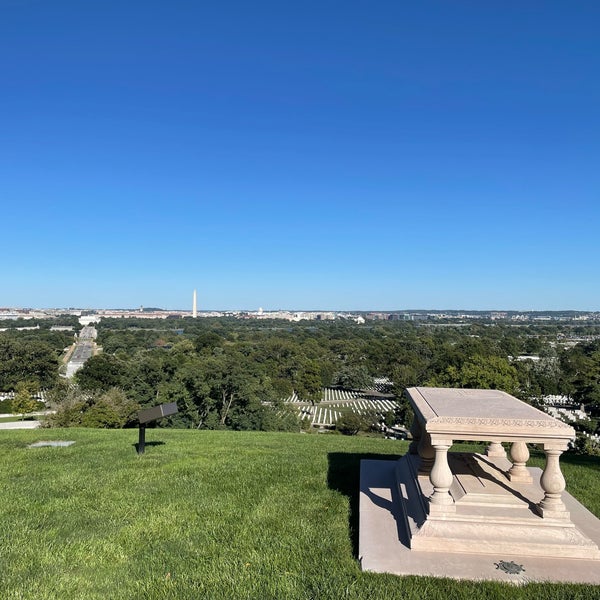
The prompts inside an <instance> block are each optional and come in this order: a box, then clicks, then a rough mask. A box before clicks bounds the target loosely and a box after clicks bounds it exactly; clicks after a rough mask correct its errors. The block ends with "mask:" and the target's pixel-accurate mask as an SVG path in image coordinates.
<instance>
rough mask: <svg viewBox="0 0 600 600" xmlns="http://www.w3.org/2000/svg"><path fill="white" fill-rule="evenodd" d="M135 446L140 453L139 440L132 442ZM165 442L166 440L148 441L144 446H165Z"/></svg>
mask: <svg viewBox="0 0 600 600" xmlns="http://www.w3.org/2000/svg"><path fill="white" fill-rule="evenodd" d="M131 445H132V446H133V447H134V448H135V451H136V452H138V453H139V451H140V444H139V442H136V443H135V444H131ZM164 445H165V443H164V442H146V443H145V444H144V448H148V446H164Z"/></svg>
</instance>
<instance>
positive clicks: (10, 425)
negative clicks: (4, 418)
mask: <svg viewBox="0 0 600 600" xmlns="http://www.w3.org/2000/svg"><path fill="white" fill-rule="evenodd" d="M40 425H41V422H40V421H8V422H7V423H0V429H37V428H38V427H39V426H40Z"/></svg>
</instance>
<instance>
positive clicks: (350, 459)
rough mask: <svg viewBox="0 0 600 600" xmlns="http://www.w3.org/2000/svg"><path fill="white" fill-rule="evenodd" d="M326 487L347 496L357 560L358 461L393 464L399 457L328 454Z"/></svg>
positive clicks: (366, 454) (351, 536) (364, 454)
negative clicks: (390, 462)
mask: <svg viewBox="0 0 600 600" xmlns="http://www.w3.org/2000/svg"><path fill="white" fill-rule="evenodd" d="M327 458H328V468H327V485H328V487H329V488H330V489H332V490H335V491H336V492H341V493H342V494H344V495H345V496H348V499H349V504H350V511H349V513H348V526H349V530H350V539H351V541H352V554H353V556H354V558H356V559H358V522H359V494H360V461H361V460H389V461H392V462H395V461H397V460H398V458H399V456H396V455H390V454H373V453H371V454H369V453H352V452H330V453H329V455H328V457H327Z"/></svg>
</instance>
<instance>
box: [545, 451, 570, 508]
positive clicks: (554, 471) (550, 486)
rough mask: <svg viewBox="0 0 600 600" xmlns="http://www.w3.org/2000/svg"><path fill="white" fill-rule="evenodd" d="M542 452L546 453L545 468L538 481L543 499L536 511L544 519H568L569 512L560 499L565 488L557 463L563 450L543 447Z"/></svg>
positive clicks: (558, 463)
mask: <svg viewBox="0 0 600 600" xmlns="http://www.w3.org/2000/svg"><path fill="white" fill-rule="evenodd" d="M544 452H545V453H546V466H545V467H544V472H543V473H542V477H541V479H540V485H541V487H542V489H543V490H544V498H543V500H542V501H541V502H540V503H539V504H538V505H537V511H538V513H539V514H540V515H541V516H542V517H544V518H552V519H569V518H570V515H569V512H568V511H567V508H566V506H565V505H564V503H563V501H562V499H561V495H562V492H563V490H564V489H565V486H566V484H565V478H564V477H563V474H562V473H561V470H560V462H559V459H560V455H561V454H562V453H563V449H561V448H557V447H553V446H550V447H549V446H546V445H544Z"/></svg>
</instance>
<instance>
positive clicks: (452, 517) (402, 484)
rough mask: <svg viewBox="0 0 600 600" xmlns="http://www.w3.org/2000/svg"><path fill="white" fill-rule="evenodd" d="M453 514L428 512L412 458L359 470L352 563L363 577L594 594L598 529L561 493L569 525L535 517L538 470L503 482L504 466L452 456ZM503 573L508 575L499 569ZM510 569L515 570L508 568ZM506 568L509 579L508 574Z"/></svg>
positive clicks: (599, 557) (598, 574)
mask: <svg viewBox="0 0 600 600" xmlns="http://www.w3.org/2000/svg"><path fill="white" fill-rule="evenodd" d="M448 456H449V463H450V468H451V470H452V472H453V474H454V479H453V483H452V486H451V488H450V495H451V496H452V498H453V500H454V505H453V511H448V513H446V514H444V513H443V511H442V512H440V511H436V512H434V511H431V513H430V511H429V501H428V497H429V496H430V495H431V493H432V491H433V490H432V487H431V483H430V481H429V477H428V476H427V475H424V474H420V473H419V472H418V468H417V461H418V457H417V456H414V455H406V456H404V457H403V458H401V459H400V460H399V461H397V462H394V461H362V463H361V493H360V536H359V554H360V559H361V566H362V568H363V569H364V570H368V571H375V572H387V573H395V574H400V575H409V574H413V575H415V574H416V575H432V576H440V577H453V578H458V579H494V580H501V581H511V582H515V583H522V582H527V581H565V582H579V583H592V584H596V585H600V550H599V548H598V547H599V545H600V520H598V519H597V518H596V517H595V516H594V515H592V514H591V513H590V512H589V511H588V510H587V509H585V507H583V506H582V505H581V504H580V503H579V502H577V501H576V500H575V499H574V498H573V497H572V496H571V495H570V494H568V493H567V492H563V495H562V497H563V501H564V503H565V505H566V507H567V510H568V513H569V517H568V518H565V517H564V514H563V516H562V517H561V518H557V519H552V518H542V517H541V516H540V515H539V514H538V513H537V511H536V505H537V503H538V502H539V501H540V500H541V499H542V497H543V492H542V490H541V488H540V486H539V478H540V476H541V470H540V469H535V468H530V469H528V470H529V472H530V474H531V479H532V482H531V483H519V482H514V481H512V482H511V481H510V480H509V479H508V477H507V476H506V472H507V471H508V469H509V468H510V465H511V463H510V462H509V461H508V460H506V459H503V458H502V457H490V456H483V455H476V454H475V455H474V454H460V453H450V454H449V455H448ZM507 565H508V567H507ZM513 567H514V568H513ZM511 569H512V571H511Z"/></svg>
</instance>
